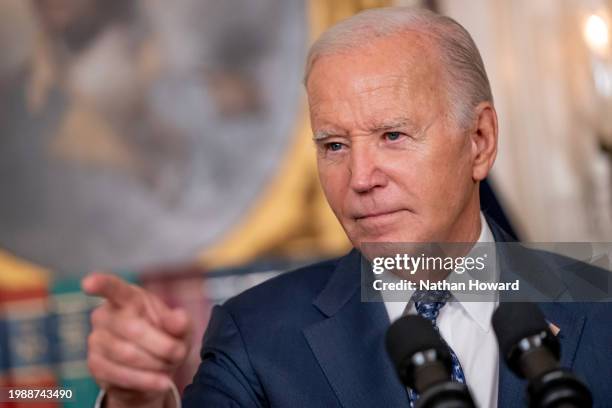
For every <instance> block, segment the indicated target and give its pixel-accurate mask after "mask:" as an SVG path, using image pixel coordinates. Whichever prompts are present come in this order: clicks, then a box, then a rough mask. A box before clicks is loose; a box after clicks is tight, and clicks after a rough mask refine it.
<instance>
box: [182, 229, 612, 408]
mask: <svg viewBox="0 0 612 408" xmlns="http://www.w3.org/2000/svg"><path fill="white" fill-rule="evenodd" d="M491 228H492V230H493V234H494V235H495V238H496V241H504V240H506V239H505V238H506V237H505V236H504V235H503V232H502V231H501V230H500V229H499V228H497V227H496V226H494V225H492V226H491ZM360 299H361V296H360V255H359V253H358V252H357V251H352V252H351V253H350V254H348V255H347V256H345V257H342V258H340V259H337V260H331V261H327V262H323V263H319V264H316V265H312V266H308V267H305V268H303V269H299V270H297V271H294V272H291V273H287V274H284V275H281V276H279V277H277V278H274V279H271V280H269V281H267V282H265V283H263V284H261V285H259V286H256V287H254V288H252V289H250V290H248V291H246V292H244V293H242V294H241V295H239V296H237V297H235V298H233V299H231V300H229V301H227V302H226V303H225V304H224V305H223V306H216V307H215V308H214V309H213V313H212V317H211V320H210V323H209V326H208V329H207V331H206V334H205V336H204V341H203V345H202V350H201V358H202V363H201V364H200V367H199V369H198V371H197V373H196V375H195V376H194V379H193V383H192V384H191V385H189V386H188V387H187V388H186V389H185V393H184V398H183V403H184V406H185V407H186V408H196V407H345V408H359V407H363V408H365V407H408V406H409V401H408V394H407V392H406V389H405V388H404V387H403V386H402V384H401V383H400V382H399V380H398V378H397V376H396V374H395V371H394V369H393V367H392V365H391V362H390V360H389V358H388V357H387V353H386V351H385V346H384V337H385V331H386V330H387V328H388V326H389V324H390V323H389V317H388V314H387V311H386V309H385V306H384V304H383V303H380V302H376V303H367V302H361V300H360ZM540 308H541V309H542V311H543V312H544V314H545V316H546V318H547V320H549V321H550V322H552V323H554V324H555V325H557V326H558V327H560V328H561V332H560V333H559V340H560V342H561V349H562V356H561V363H562V365H563V366H566V367H570V368H571V369H573V370H574V372H575V373H577V374H578V375H579V376H580V377H582V379H583V380H585V381H586V383H587V384H588V385H589V387H590V389H591V390H592V392H593V394H594V399H595V406H598V407H604V406H607V407H609V406H612V307H610V304H609V303H566V304H561V303H546V304H540ZM468 381H469V379H468ZM499 382H500V384H499V385H500V386H499V406H500V407H503V408H506V407H524V406H526V403H525V400H524V395H525V383H524V382H523V381H521V380H519V379H518V378H517V377H516V376H514V374H512V373H511V372H509V371H508V369H507V368H506V367H505V364H504V363H503V362H500V376H499ZM472 387H478V384H472Z"/></svg>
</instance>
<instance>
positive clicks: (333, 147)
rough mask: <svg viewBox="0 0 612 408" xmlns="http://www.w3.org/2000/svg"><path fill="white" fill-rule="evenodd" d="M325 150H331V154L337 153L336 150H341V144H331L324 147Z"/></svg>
mask: <svg viewBox="0 0 612 408" xmlns="http://www.w3.org/2000/svg"><path fill="white" fill-rule="evenodd" d="M325 147H326V148H327V150H331V151H332V152H337V151H338V150H342V143H338V142H331V143H327V144H326V145H325Z"/></svg>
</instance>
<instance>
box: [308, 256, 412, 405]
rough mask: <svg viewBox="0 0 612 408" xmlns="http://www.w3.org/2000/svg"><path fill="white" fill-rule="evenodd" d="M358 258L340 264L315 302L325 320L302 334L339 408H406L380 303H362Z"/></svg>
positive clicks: (346, 258) (405, 398)
mask: <svg viewBox="0 0 612 408" xmlns="http://www.w3.org/2000/svg"><path fill="white" fill-rule="evenodd" d="M360 259H361V256H360V255H359V253H358V252H357V251H353V252H352V253H351V254H349V255H348V256H347V257H345V258H343V259H342V260H341V262H340V263H339V265H338V267H337V268H336V271H335V272H334V274H333V275H332V277H331V278H330V281H329V282H328V284H327V286H326V287H325V289H324V290H323V291H322V292H321V293H320V294H319V296H318V297H317V298H316V299H315V301H314V303H313V304H314V305H315V307H317V308H318V309H319V310H320V311H321V312H322V313H323V314H324V315H325V318H324V319H323V320H321V321H319V322H317V323H314V324H313V325H311V326H308V327H306V328H305V329H304V330H303V333H304V336H305V337H306V340H307V341H308V344H309V346H310V348H311V350H312V352H313V353H314V355H315V357H316V359H317V361H318V363H319V365H320V366H321V369H322V371H323V373H324V374H325V376H326V378H327V380H328V381H329V384H330V386H331V388H332V389H333V390H334V392H335V394H336V396H337V397H338V400H339V401H340V404H341V405H342V406H343V407H346V408H348V407H350V408H353V407H380V406H408V403H409V402H408V396H407V393H406V389H405V388H404V387H403V386H402V385H401V383H400V382H399V380H398V378H397V375H396V374H395V371H394V369H393V367H392V365H391V362H390V361H389V359H388V357H387V352H386V350H385V346H384V339H385V332H386V330H387V328H388V326H389V317H388V316H387V313H386V309H385V307H384V304H383V303H381V302H362V301H361V299H360V291H359V283H360Z"/></svg>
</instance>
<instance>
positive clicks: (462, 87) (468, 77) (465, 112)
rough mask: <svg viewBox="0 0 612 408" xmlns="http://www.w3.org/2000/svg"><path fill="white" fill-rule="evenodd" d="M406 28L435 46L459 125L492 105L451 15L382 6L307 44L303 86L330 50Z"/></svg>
mask: <svg viewBox="0 0 612 408" xmlns="http://www.w3.org/2000/svg"><path fill="white" fill-rule="evenodd" d="M406 31H416V32H419V33H421V34H423V35H425V36H427V37H429V38H431V39H432V40H433V41H434V44H436V45H437V46H438V47H437V49H438V52H439V56H440V58H441V60H442V66H443V68H444V72H445V74H446V75H447V78H446V81H445V82H446V83H445V86H446V87H447V95H448V100H449V103H450V105H451V106H450V108H451V112H450V114H451V115H453V117H454V119H455V120H456V121H457V123H458V124H459V125H460V126H464V127H466V126H468V125H469V124H470V123H471V121H472V120H473V115H474V108H475V107H476V106H477V105H478V104H479V103H480V102H483V101H489V102H491V103H493V95H492V93H491V85H490V84H489V79H488V78H487V73H486V71H485V68H484V64H483V62H482V58H481V56H480V53H479V52H478V48H477V47H476V44H475V43H474V40H473V39H472V37H471V36H470V34H469V33H468V32H467V31H466V29H465V28H463V27H462V26H461V25H460V24H459V23H457V22H456V21H455V20H453V19H452V18H450V17H447V16H442V15H440V14H436V13H434V12H432V11H429V10H426V9H419V8H412V7H387V8H378V9H369V10H365V11H362V12H361V13H359V14H356V15H354V16H352V17H350V18H348V19H346V20H343V21H341V22H340V23H338V24H336V25H334V26H333V27H331V28H330V29H328V30H327V31H325V32H324V33H323V34H322V35H321V36H320V37H319V39H318V40H317V41H316V42H315V43H314V44H313V45H312V46H311V47H310V51H309V53H308V58H307V61H306V70H305V76H304V84H307V82H308V76H309V75H310V71H311V70H312V67H313V66H314V64H315V62H316V61H317V60H318V59H319V58H321V57H323V56H325V55H331V54H339V53H345V52H350V51H351V50H354V49H356V48H359V47H363V46H364V45H366V44H368V43H369V42H371V41H372V40H374V39H377V38H382V37H387V36H391V35H394V34H399V33H402V32H406Z"/></svg>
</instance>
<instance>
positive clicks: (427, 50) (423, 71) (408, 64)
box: [306, 34, 446, 124]
mask: <svg viewBox="0 0 612 408" xmlns="http://www.w3.org/2000/svg"><path fill="white" fill-rule="evenodd" d="M434 48H435V47H434V46H433V45H432V41H431V40H429V39H427V38H424V37H422V36H420V35H418V34H412V35H407V34H402V35H395V36H393V37H385V38H381V39H377V40H373V41H370V42H369V43H368V44H367V45H364V46H361V47H357V48H355V49H354V50H347V51H342V52H338V53H332V54H328V55H323V56H321V57H319V58H318V59H317V61H315V63H314V65H313V66H312V70H311V73H310V75H309V78H308V83H307V84H306V85H307V91H308V100H309V105H310V111H311V119H313V120H315V121H317V122H319V121H321V120H332V119H334V118H335V117H343V116H347V115H348V114H349V113H350V114H355V113H358V114H359V116H361V117H365V116H376V117H379V116H381V115H382V116H384V115H385V114H388V115H391V114H393V115H398V114H399V113H402V114H406V115H413V116H414V115H416V116H419V115H422V114H423V113H424V111H432V110H439V109H441V106H442V105H443V104H444V102H445V95H446V92H445V89H444V85H443V84H444V82H445V81H443V79H442V72H443V71H442V67H441V64H440V62H439V61H440V59H439V58H438V53H437V50H435V49H434ZM360 111H363V112H360ZM415 119H418V118H415ZM313 124H314V123H313Z"/></svg>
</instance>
